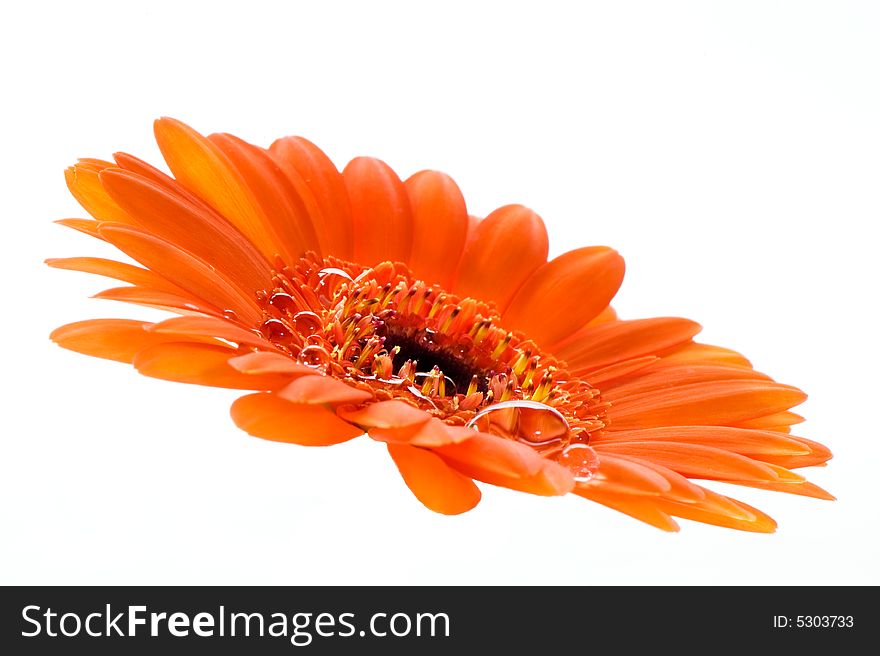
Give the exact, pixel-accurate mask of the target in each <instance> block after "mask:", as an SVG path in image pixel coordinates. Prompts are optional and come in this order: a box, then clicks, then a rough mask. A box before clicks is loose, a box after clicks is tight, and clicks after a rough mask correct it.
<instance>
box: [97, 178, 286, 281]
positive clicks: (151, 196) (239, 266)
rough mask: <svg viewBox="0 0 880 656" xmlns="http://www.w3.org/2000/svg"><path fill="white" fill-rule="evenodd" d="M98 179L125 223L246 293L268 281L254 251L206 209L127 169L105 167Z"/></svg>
mask: <svg viewBox="0 0 880 656" xmlns="http://www.w3.org/2000/svg"><path fill="white" fill-rule="evenodd" d="M101 182H102V183H103V184H104V186H105V188H106V189H107V192H108V193H109V194H110V195H111V196H112V197H113V198H114V199H115V200H116V201H117V202H118V203H119V205H120V206H122V207H124V208H126V210H127V211H128V213H129V215H130V217H131V219H130V220H129V221H128V223H129V224H131V225H134V226H136V227H138V228H140V229H142V230H144V231H146V232H149V233H151V234H153V235H155V236H156V237H159V238H160V239H163V240H164V241H167V242H169V243H172V244H174V245H175V246H177V247H178V248H181V249H183V250H186V251H188V252H189V253H192V254H193V255H195V256H197V257H199V258H201V259H202V260H204V261H206V262H210V263H211V265H212V266H213V267H214V268H215V269H217V270H218V271H220V272H222V273H223V274H224V275H225V276H226V277H227V278H228V279H229V280H231V281H234V282H235V283H236V284H237V286H238V287H239V288H240V289H241V290H242V292H244V293H248V294H252V293H253V292H254V291H256V290H257V289H263V288H264V287H265V286H266V285H267V283H268V282H269V281H270V280H271V275H272V274H271V268H270V266H269V264H268V263H267V262H266V260H265V259H264V258H263V256H262V255H261V254H260V253H259V251H257V249H256V248H254V246H253V245H252V244H251V243H250V241H248V240H247V238H245V236H244V235H242V234H241V233H240V232H239V231H238V230H237V229H236V228H235V227H234V226H233V225H232V224H230V223H229V222H228V221H227V220H226V219H224V218H223V217H221V216H219V215H218V214H216V213H215V212H213V211H212V210H206V209H203V208H202V207H200V205H199V204H196V203H192V202H190V201H188V200H186V199H184V198H180V197H178V196H175V195H174V194H173V193H171V192H170V191H169V190H168V189H166V188H164V187H162V186H160V185H159V184H157V183H155V182H153V181H151V180H149V179H147V178H144V177H142V176H139V175H137V174H134V173H131V172H129V171H123V170H121V169H109V170H107V171H104V172H103V173H102V174H101Z"/></svg>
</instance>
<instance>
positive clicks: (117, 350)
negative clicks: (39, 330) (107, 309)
mask: <svg viewBox="0 0 880 656" xmlns="http://www.w3.org/2000/svg"><path fill="white" fill-rule="evenodd" d="M149 327H150V324H149V323H144V322H143V321H132V320H129V319H89V320H87V321H77V322H75V323H69V324H67V325H65V326H61V327H60V328H56V329H55V330H54V331H52V334H51V335H50V338H51V339H52V341H54V342H55V343H56V344H58V345H59V346H63V347H64V348H66V349H70V350H71V351H76V352H77V353H84V354H85V355H92V356H95V357H98V358H106V359H108V360H116V361H117V362H128V363H131V361H132V360H133V359H134V356H135V355H136V354H137V352H138V351H141V350H143V349H145V348H148V347H150V346H153V345H154V344H159V343H161V342H162V341H165V340H167V339H168V338H167V337H164V336H159V335H156V334H154V333H149V332H147V328H149Z"/></svg>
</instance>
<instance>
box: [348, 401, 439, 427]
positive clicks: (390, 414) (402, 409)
mask: <svg viewBox="0 0 880 656" xmlns="http://www.w3.org/2000/svg"><path fill="white" fill-rule="evenodd" d="M338 412H339V416H340V417H342V418H343V419H345V420H346V421H350V422H351V423H353V424H357V425H359V426H366V427H368V428H401V427H403V426H412V425H414V424H423V423H425V422H426V421H428V420H429V419H430V418H431V415H429V414H428V413H427V412H424V411H423V410H419V409H418V408H415V407H413V406H411V405H410V404H409V403H404V402H403V401H395V400H392V401H380V402H378V403H370V404H369V405H366V406H364V407H363V408H340V409H339V411H338Z"/></svg>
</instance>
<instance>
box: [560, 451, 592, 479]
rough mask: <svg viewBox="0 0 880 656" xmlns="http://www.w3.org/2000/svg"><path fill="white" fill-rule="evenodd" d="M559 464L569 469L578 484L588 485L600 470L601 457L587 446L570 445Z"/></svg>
mask: <svg viewBox="0 0 880 656" xmlns="http://www.w3.org/2000/svg"><path fill="white" fill-rule="evenodd" d="M557 462H558V463H559V464H560V465H562V466H563V467H567V468H568V469H569V470H570V471H571V473H572V474H573V475H574V480H575V481H577V482H578V483H586V482H587V481H588V480H590V479H591V478H593V474H595V473H596V470H597V469H598V468H599V456H598V455H597V454H596V452H595V451H593V449H591V448H590V447H589V446H587V445H586V444H570V445H569V446H567V447H565V448H564V449H563V450H562V453H561V454H559V458H557Z"/></svg>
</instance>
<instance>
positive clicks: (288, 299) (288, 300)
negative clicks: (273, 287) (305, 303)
mask: <svg viewBox="0 0 880 656" xmlns="http://www.w3.org/2000/svg"><path fill="white" fill-rule="evenodd" d="M269 305H272V306H274V307H276V308H278V309H279V310H281V311H282V312H289V311H292V310H295V309H296V301H295V300H293V296H291V295H290V294H286V293H284V292H275V293H274V294H272V295H271V296H270V297H269Z"/></svg>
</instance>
